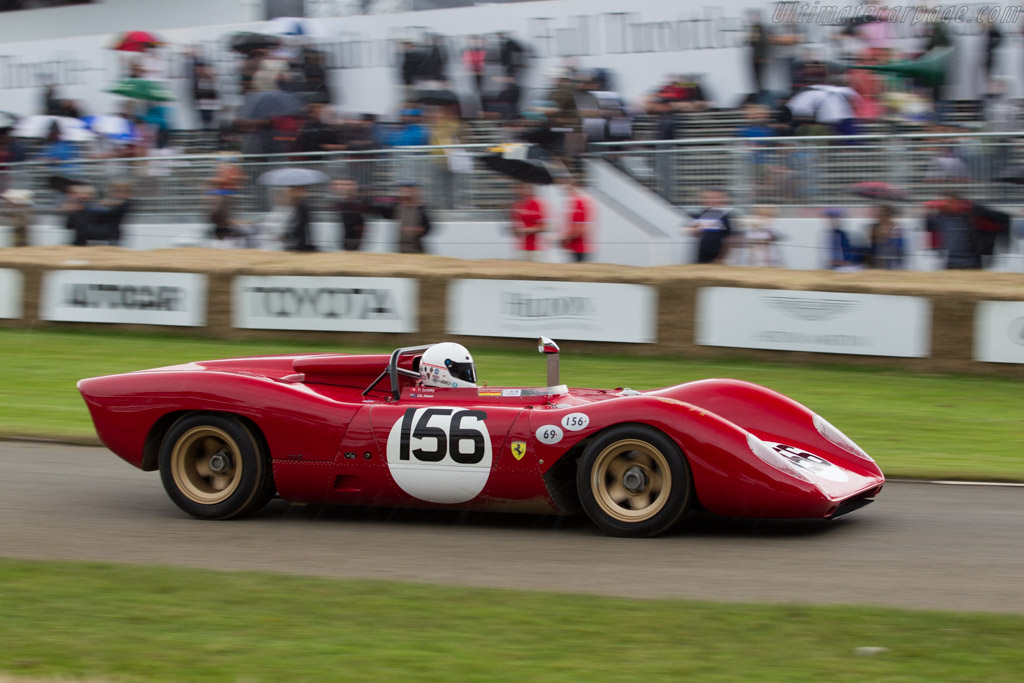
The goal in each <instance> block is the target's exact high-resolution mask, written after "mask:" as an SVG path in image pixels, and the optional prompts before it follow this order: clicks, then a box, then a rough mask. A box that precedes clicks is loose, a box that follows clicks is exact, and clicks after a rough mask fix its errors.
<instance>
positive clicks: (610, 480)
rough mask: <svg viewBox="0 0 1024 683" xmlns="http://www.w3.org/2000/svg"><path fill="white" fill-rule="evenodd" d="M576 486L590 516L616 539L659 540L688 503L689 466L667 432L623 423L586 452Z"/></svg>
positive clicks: (684, 510) (604, 435)
mask: <svg viewBox="0 0 1024 683" xmlns="http://www.w3.org/2000/svg"><path fill="white" fill-rule="evenodd" d="M576 488H577V490H578V491H579V495H580V502H581V503H582V505H583V509H584V510H585V511H586V513H587V515H588V516H589V517H590V518H591V519H592V520H593V521H594V523H595V524H597V526H599V527H600V528H601V529H602V530H604V531H605V532H607V533H609V534H612V535H613V536H633V537H640V536H657V535H658V534H661V533H663V532H665V531H667V530H668V529H669V528H670V527H672V526H673V525H674V524H675V523H676V522H678V521H679V518H680V517H682V515H683V513H684V512H686V509H687V507H688V506H689V503H690V496H691V491H692V489H693V486H692V481H691V477H690V467H689V465H688V464H687V462H686V458H685V457H684V456H683V454H682V453H681V452H680V451H679V448H678V447H677V446H676V445H675V444H674V443H673V442H672V441H671V440H670V439H669V438H668V437H667V436H665V435H664V434H662V433H661V432H659V431H658V430H656V429H653V428H651V427H647V426H645V425H639V424H636V425H621V426H618V427H613V428H612V429H609V430H608V431H606V432H604V433H602V434H600V435H598V437H597V438H596V439H594V440H593V441H592V442H591V443H590V445H589V446H587V449H586V450H585V451H584V452H583V457H582V459H581V460H580V464H579V469H578V470H577V472H576Z"/></svg>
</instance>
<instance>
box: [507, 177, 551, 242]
mask: <svg viewBox="0 0 1024 683" xmlns="http://www.w3.org/2000/svg"><path fill="white" fill-rule="evenodd" d="M511 213H512V232H513V233H515V235H516V236H517V237H518V238H519V257H520V258H521V259H523V260H524V261H536V260H537V253H538V252H539V251H540V250H541V248H542V247H541V242H540V234H541V233H542V232H544V230H545V228H546V227H547V226H546V225H545V223H544V205H543V204H542V203H541V201H540V200H539V199H537V197H536V195H534V193H533V186H532V185H530V184H529V183H520V185H519V201H518V202H516V203H515V204H513V205H512V210H511Z"/></svg>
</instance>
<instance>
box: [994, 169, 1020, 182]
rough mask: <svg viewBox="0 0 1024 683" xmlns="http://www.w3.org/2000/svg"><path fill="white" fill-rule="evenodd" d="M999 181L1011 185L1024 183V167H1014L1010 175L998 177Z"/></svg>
mask: <svg viewBox="0 0 1024 683" xmlns="http://www.w3.org/2000/svg"><path fill="white" fill-rule="evenodd" d="M996 182H997V183H1009V184H1010V185H1024V167H1020V166H1018V167H1017V168H1015V169H1012V170H1011V171H1010V173H1009V174H1008V175H1004V176H1001V177H999V178H996Z"/></svg>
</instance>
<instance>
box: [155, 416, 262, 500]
mask: <svg viewBox="0 0 1024 683" xmlns="http://www.w3.org/2000/svg"><path fill="white" fill-rule="evenodd" d="M159 463H160V480H161V481H162V482H163V485H164V490H166V491H167V495H168V496H170V498H171V500H172V501H173V502H174V504H175V505H177V506H178V507H179V508H181V509H182V510H184V511H185V512H187V513H189V514H190V515H192V516H193V517H199V518H200V519H231V518H232V517H241V516H243V515H247V514H251V513H253V512H256V511H257V510H259V509H260V508H262V507H263V506H264V505H266V504H267V503H268V502H269V501H270V499H271V498H273V496H274V474H273V470H272V469H271V464H270V457H269V455H268V454H267V452H266V449H265V448H264V446H263V441H262V440H261V439H260V438H259V436H258V435H257V434H255V433H254V432H253V430H252V428H250V427H249V426H248V425H246V424H245V423H244V422H243V421H242V420H240V419H239V418H237V417H235V416H233V415H227V414H223V413H190V414H188V415H185V416H183V417H181V418H180V419H178V421H177V422H175V423H174V424H173V425H172V426H171V428H170V429H169V430H168V431H167V434H166V436H165V437H164V440H163V442H162V443H161V444H160V456H159Z"/></svg>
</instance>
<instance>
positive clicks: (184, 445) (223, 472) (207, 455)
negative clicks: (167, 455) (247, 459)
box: [171, 425, 242, 505]
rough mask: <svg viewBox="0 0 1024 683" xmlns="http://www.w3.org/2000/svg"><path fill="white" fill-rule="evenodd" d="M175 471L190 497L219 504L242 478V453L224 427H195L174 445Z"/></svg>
mask: <svg viewBox="0 0 1024 683" xmlns="http://www.w3.org/2000/svg"><path fill="white" fill-rule="evenodd" d="M171 474H172V475H173V477H174V483H175V484H176V485H177V487H178V490H179V491H181V492H182V493H183V494H184V495H185V496H187V497H188V498H189V499H190V500H192V501H193V502H196V503H199V504H200V505H216V504H217V503H222V502H224V501H225V500H227V499H228V498H230V497H231V494H232V493H234V492H235V489H237V488H238V484H239V483H240V482H241V481H242V454H241V452H240V451H239V449H238V444H237V443H235V440H234V439H233V438H231V437H230V436H229V435H228V433H227V432H225V431H224V430H223V429H219V428H217V427H212V426H210V425H202V426H199V427H193V428H192V429H190V430H188V431H187V432H185V433H184V434H182V435H181V438H179V439H178V441H177V442H176V443H175V444H174V449H173V450H172V451H171Z"/></svg>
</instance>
